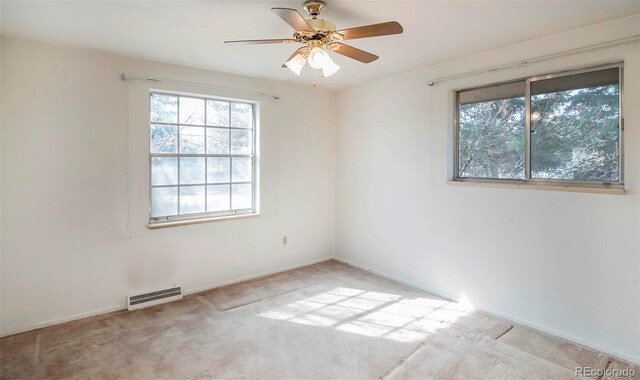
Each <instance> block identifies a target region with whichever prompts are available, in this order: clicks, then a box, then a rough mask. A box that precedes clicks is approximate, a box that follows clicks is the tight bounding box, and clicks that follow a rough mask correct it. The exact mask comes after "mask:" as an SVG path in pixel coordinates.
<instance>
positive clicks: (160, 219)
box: [147, 91, 258, 224]
mask: <svg viewBox="0 0 640 380" xmlns="http://www.w3.org/2000/svg"><path fill="white" fill-rule="evenodd" d="M153 95H166V96H172V97H176V98H177V110H176V113H177V115H176V118H177V120H176V122H158V121H153V120H151V117H149V124H148V125H149V126H148V128H149V129H148V131H150V130H151V126H152V125H167V126H175V127H176V153H152V152H151V141H150V140H151V137H150V133H149V134H148V135H147V136H149V140H148V142H149V143H148V144H147V147H148V148H149V162H148V164H149V205H148V208H149V224H162V223H167V222H176V221H189V220H195V219H203V218H217V217H228V216H233V215H247V214H255V213H256V201H257V194H256V190H257V189H256V175H257V167H256V149H257V146H256V145H257V129H258V126H257V109H256V108H257V107H256V103H254V102H249V101H242V100H230V99H223V98H215V97H208V96H203V95H192V94H182V93H172V92H166V91H150V92H149V100H151V97H152V96H153ZM180 98H191V99H194V98H195V99H199V100H203V101H204V102H205V107H204V111H203V112H204V121H203V124H189V123H180ZM207 100H217V101H223V102H228V103H229V123H228V125H227V126H218V125H209V124H208V123H207V122H208V121H207V113H208V111H207V108H208V107H207V104H206V101H207ZM234 103H235V104H248V105H251V117H252V126H251V127H237V126H235V127H234V126H232V122H231V113H232V104H234ZM149 115H151V112H149ZM183 127H197V128H203V130H204V132H205V134H204V137H203V138H204V141H203V143H204V144H205V153H180V129H181V128H183ZM214 129H224V130H228V131H229V133H230V134H231V132H232V131H234V130H239V131H242V130H246V131H251V141H250V146H251V153H250V154H242V153H231V144H232V139H231V135H230V136H229V153H228V154H218V153H206V149H207V148H206V146H207V145H206V144H207V138H206V136H207V132H208V131H209V130H214ZM158 157H163V158H164V157H167V158H176V159H177V161H178V163H177V183H175V184H168V185H154V184H153V172H152V171H153V166H152V160H153V159H154V158H158ZM189 157H196V158H203V159H204V182H203V183H200V182H198V183H184V184H182V183H180V170H181V169H180V159H181V158H189ZM216 157H222V158H229V176H230V178H229V181H227V182H211V183H209V182H208V159H207V158H216ZM234 158H250V159H251V180H250V181H235V182H234V181H233V174H232V173H233V159H234ZM217 185H222V186H229V207H230V209H229V210H223V211H205V212H198V213H188V214H180V193H181V189H183V188H189V187H204V208H205V210H206V209H207V207H208V199H207V198H208V187H209V186H217ZM233 185H251V207H249V208H233ZM159 188H175V189H176V191H177V198H176V199H177V200H176V202H177V204H176V209H177V214H175V215H167V216H152V202H153V199H152V193H153V190H154V189H159Z"/></svg>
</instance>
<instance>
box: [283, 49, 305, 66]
mask: <svg viewBox="0 0 640 380" xmlns="http://www.w3.org/2000/svg"><path fill="white" fill-rule="evenodd" d="M305 49H307V47H306V46H303V47H301V48H299V49H298V50H296V51H294V52H293V54H291V56H289V58H287V59H286V60H285V62H289V61H290V60H291V59H293V57H295V56H296V55H298V54H302V52H303V51H304V50H305ZM282 68H283V69H286V68H287V65H285V64H284V63H283V64H282Z"/></svg>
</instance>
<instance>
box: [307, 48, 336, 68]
mask: <svg viewBox="0 0 640 380" xmlns="http://www.w3.org/2000/svg"><path fill="white" fill-rule="evenodd" d="M330 59H331V58H329V54H327V52H326V51H324V50H322V48H319V47H314V48H313V49H311V52H310V53H309V66H311V67H313V68H314V69H322V68H323V67H324V65H325V64H326V63H327V60H330Z"/></svg>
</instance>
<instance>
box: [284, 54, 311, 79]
mask: <svg viewBox="0 0 640 380" xmlns="http://www.w3.org/2000/svg"><path fill="white" fill-rule="evenodd" d="M284 64H285V65H286V66H287V67H288V68H289V70H291V71H293V72H294V74H296V75H297V76H300V72H301V71H302V68H303V67H304V65H306V64H307V59H306V58H305V57H304V56H303V55H302V54H296V55H295V56H294V57H293V58H291V59H290V60H288V61H287V62H285V63H284Z"/></svg>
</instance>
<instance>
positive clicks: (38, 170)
mask: <svg viewBox="0 0 640 380" xmlns="http://www.w3.org/2000/svg"><path fill="white" fill-rule="evenodd" d="M2 53H3V54H2V80H3V82H2V108H3V110H4V112H3V113H2V124H3V131H2V165H3V166H2V173H3V178H2V193H1V194H2V219H1V223H2V235H3V238H4V239H3V241H2V273H1V279H2V282H1V284H0V285H1V286H0V287H1V297H2V299H1V308H2V315H1V333H2V334H10V333H14V332H18V331H22V330H25V329H30V328H34V327H38V326H42V325H45V324H49V323H52V322H59V321H62V320H67V319H70V318H76V317H79V316H83V315H89V314H93V313H97V312H101V311H106V310H112V309H117V308H121V307H123V305H124V303H125V297H126V295H128V294H131V293H135V292H137V291H141V290H149V289H154V288H156V287H157V286H166V285H170V284H173V283H178V284H181V285H183V287H184V288H185V290H186V291H194V290H198V289H203V288H206V287H209V286H212V285H215V284H219V283H223V282H227V281H233V280H237V279H239V278H243V277H246V276H254V275H257V274H261V273H265V272H271V271H277V270H280V269H283V268H286V267H291V266H296V265H300V264H305V263H310V262H313V261H317V260H321V259H324V258H328V257H331V256H332V254H333V209H332V207H327V206H328V205H332V204H333V189H334V184H333V176H334V173H333V123H332V119H333V115H332V113H333V94H332V93H331V92H328V91H325V90H322V89H313V88H311V86H309V87H303V86H296V85H285V84H282V83H277V82H270V81H265V80H258V79H253V78H248V77H242V76H237V75H230V74H223V73H216V72H211V71H205V70H198V69H192V68H187V67H180V66H174V65H168V64H160V63H154V62H149V61H144V60H138V59H131V58H124V57H119V56H112V55H106V54H101V53H95V52H89V51H82V50H74V49H68V48H61V47H54V46H50V45H43V44H36V43H30V42H21V41H17V40H10V39H3V40H2ZM123 72H128V73H137V74H145V75H150V76H156V77H165V78H172V79H179V80H183V81H191V82H200V83H209V84H214V85H217V86H225V87H235V88H244V89H251V90H261V91H268V92H274V93H277V94H279V95H280V96H281V98H280V100H277V101H276V100H274V99H273V98H270V97H267V96H253V95H246V94H242V93H234V92H225V91H216V90H212V89H207V88H202V87H194V88H189V87H187V86H173V85H167V84H160V83H156V84H151V85H150V84H149V83H148V82H126V83H125V82H123V81H121V80H120V74H121V73H123ZM149 88H161V89H171V90H177V91H185V92H192V93H201V94H207V95H218V96H225V97H233V98H244V99H251V100H258V101H260V105H261V115H260V116H261V117H260V122H261V141H260V144H261V157H260V160H261V213H262V215H261V216H259V217H255V218H248V219H241V220H233V221H221V222H215V223H207V224H199V225H191V226H181V227H173V228H166V229H160V230H153V231H151V230H148V229H147V228H146V223H147V220H148V214H147V205H148V188H147V184H148V177H147V176H148V167H147V166H148V158H147V154H148V145H147V144H148V137H147V134H148V91H149ZM127 103H128V104H127ZM316 109H321V110H322V112H323V117H322V118H312V117H309V116H310V113H311V112H312V111H314V110H316ZM125 110H128V113H126V112H125ZM127 119H128V124H127ZM127 125H128V134H127ZM127 143H128V168H127V161H126V159H127V154H126V153H127ZM127 171H128V174H127ZM283 235H288V237H289V244H288V245H286V246H285V245H282V243H281V241H282V236H283Z"/></svg>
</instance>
